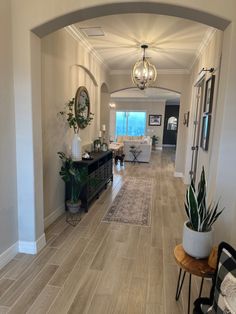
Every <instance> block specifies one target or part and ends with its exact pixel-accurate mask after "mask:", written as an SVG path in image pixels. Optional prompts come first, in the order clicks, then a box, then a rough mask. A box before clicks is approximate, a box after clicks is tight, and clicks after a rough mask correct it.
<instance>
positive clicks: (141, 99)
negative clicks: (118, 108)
mask: <svg viewBox="0 0 236 314" xmlns="http://www.w3.org/2000/svg"><path fill="white" fill-rule="evenodd" d="M111 99H112V101H114V102H116V101H117V102H134V101H135V102H145V103H146V102H152V103H158V102H161V103H163V102H166V101H173V102H179V101H180V97H178V96H176V98H169V97H168V96H167V97H166V98H157V97H156V98H155V97H152V98H151V97H148V96H146V98H145V97H139V96H137V97H111Z"/></svg>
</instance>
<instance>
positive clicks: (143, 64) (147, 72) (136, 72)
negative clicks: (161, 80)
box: [131, 45, 157, 90]
mask: <svg viewBox="0 0 236 314" xmlns="http://www.w3.org/2000/svg"><path fill="white" fill-rule="evenodd" d="M141 48H142V49H143V57H142V59H140V60H138V61H137V62H136V63H135V65H134V66H133V70H132V75H131V76H132V81H133V83H134V84H135V85H136V86H137V87H138V88H139V89H141V90H144V89H145V88H147V87H148V86H150V85H151V84H152V83H153V82H155V80H156V78H157V70H156V68H155V66H154V65H153V64H151V63H150V62H149V61H148V58H146V56H145V50H146V49H147V48H148V45H142V46H141Z"/></svg>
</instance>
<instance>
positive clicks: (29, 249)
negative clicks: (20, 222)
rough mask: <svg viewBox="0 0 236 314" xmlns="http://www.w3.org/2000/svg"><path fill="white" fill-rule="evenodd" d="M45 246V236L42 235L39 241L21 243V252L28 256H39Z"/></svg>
mask: <svg viewBox="0 0 236 314" xmlns="http://www.w3.org/2000/svg"><path fill="white" fill-rule="evenodd" d="M45 245H46V239H45V234H42V235H41V237H39V238H38V240H37V241H31V242H30V241H19V252H20V253H26V254H37V253H38V252H39V251H40V250H41V249H42V248H43V247H44V246H45Z"/></svg>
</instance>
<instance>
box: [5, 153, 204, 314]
mask: <svg viewBox="0 0 236 314" xmlns="http://www.w3.org/2000/svg"><path fill="white" fill-rule="evenodd" d="M173 160H174V152H173V151H171V150H165V151H163V152H154V153H153V154H152V159H151V162H150V163H149V164H136V165H133V164H130V163H126V164H125V167H124V168H123V167H119V166H117V167H116V168H115V176H114V182H113V184H109V186H108V188H107V190H105V191H104V192H103V193H102V194H101V196H100V198H99V199H98V200H97V201H95V202H94V203H93V205H92V206H91V208H90V209H89V212H88V213H87V214H83V217H82V220H81V222H80V223H79V224H78V225H77V226H76V227H72V226H70V225H68V224H67V223H66V222H65V216H62V217H60V218H59V219H58V220H57V221H56V222H54V223H53V224H52V225H51V226H50V227H49V228H48V229H47V230H46V237H47V245H46V247H45V248H44V249H43V250H42V251H41V252H40V253H39V254H38V255H36V256H32V255H26V254H18V255H17V256H16V257H15V258H14V259H13V260H12V261H11V262H10V263H9V264H8V265H6V266H5V267H4V268H2V269H1V270H0V313H1V314H2V313H11V314H13V313H17V314H23V313H30V314H40V313H43V314H44V313H50V314H60V313H69V314H72V313H75V314H83V313H89V314H109V313H115V314H118V313H123V314H125V313H134V314H139V313H140V314H141V313H143V314H144V313H145V314H154V313H157V314H164V313H165V314H183V313H186V312H187V309H186V307H187V289H188V281H187V280H186V282H185V284H184V286H183V292H182V294H181V298H180V300H179V301H178V302H176V301H175V289H176V283H177V277H178V268H177V266H176V264H175V261H174V258H173V248H174V247H175V245H176V244H177V243H180V242H181V235H182V226H183V221H184V219H185V217H184V210H183V200H184V192H185V187H184V185H183V183H182V180H181V179H179V178H174V176H173V174H174V165H173ZM125 176H143V177H152V178H154V180H155V189H154V193H153V206H152V212H151V226H150V227H141V226H135V225H125V224H117V223H111V224H108V223H101V219H102V217H103V216H104V214H105V212H106V211H107V209H108V208H109V206H110V205H111V203H112V201H113V200H114V198H115V196H116V194H117V192H118V191H119V189H120V187H121V185H122V182H123V180H124V177H125ZM199 283H200V282H199V280H198V278H194V280H193V282H192V286H193V287H192V300H194V299H195V298H196V297H197V291H198V289H199ZM208 286H209V284H207V285H206V286H205V289H204V292H203V293H204V294H205V295H206V294H207V293H208V289H209V287H208Z"/></svg>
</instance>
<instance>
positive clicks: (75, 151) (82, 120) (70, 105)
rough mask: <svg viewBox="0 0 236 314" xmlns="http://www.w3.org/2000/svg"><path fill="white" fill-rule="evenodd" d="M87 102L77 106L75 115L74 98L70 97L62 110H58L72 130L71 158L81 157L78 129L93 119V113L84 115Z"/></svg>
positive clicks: (79, 158) (78, 158) (76, 159)
mask: <svg viewBox="0 0 236 314" xmlns="http://www.w3.org/2000/svg"><path fill="white" fill-rule="evenodd" d="M86 104H87V102H86V103H85V104H83V105H80V106H77V107H79V108H78V109H77V115H76V114H75V98H72V99H71V100H69V101H68V102H67V103H66V104H65V108H64V110H62V111H60V112H59V116H62V117H64V118H65V120H66V122H67V123H68V125H69V127H70V128H72V129H73V131H74V137H73V139H72V146H71V149H72V159H73V160H74V161H78V160H81V159H82V153H81V139H80V137H79V129H80V128H81V129H84V128H85V127H86V126H88V125H90V123H91V121H92V120H93V116H94V114H93V113H91V112H89V113H87V115H86V110H87V106H86Z"/></svg>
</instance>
